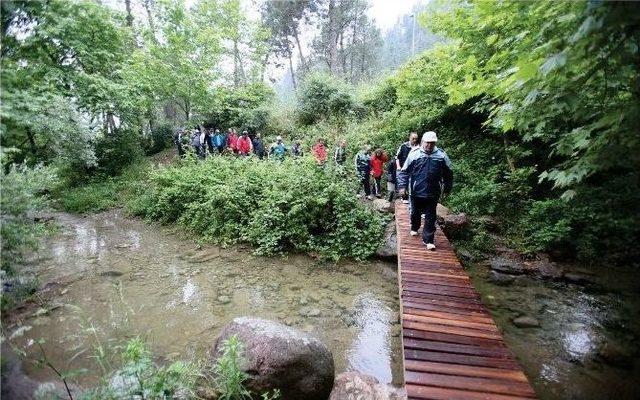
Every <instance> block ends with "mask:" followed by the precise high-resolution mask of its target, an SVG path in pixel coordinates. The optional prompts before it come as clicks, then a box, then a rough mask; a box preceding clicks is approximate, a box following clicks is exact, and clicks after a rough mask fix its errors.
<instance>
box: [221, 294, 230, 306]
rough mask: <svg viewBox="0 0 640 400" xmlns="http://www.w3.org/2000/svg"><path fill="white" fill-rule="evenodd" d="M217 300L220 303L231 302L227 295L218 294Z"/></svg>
mask: <svg viewBox="0 0 640 400" xmlns="http://www.w3.org/2000/svg"><path fill="white" fill-rule="evenodd" d="M218 302H219V303H221V304H229V303H231V298H229V296H224V295H223V296H218Z"/></svg>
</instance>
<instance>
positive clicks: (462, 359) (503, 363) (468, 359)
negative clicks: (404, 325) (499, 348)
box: [404, 349, 520, 370]
mask: <svg viewBox="0 0 640 400" xmlns="http://www.w3.org/2000/svg"><path fill="white" fill-rule="evenodd" d="M404 358H405V359H408V360H420V361H431V362H440V363H448V364H461V365H474V366H478V367H490V368H502V369H512V370H518V369H520V366H519V365H518V363H517V362H515V361H513V360H505V359H501V358H490V357H479V356H470V355H466V354H455V353H441V352H437V351H428V350H414V349H404Z"/></svg>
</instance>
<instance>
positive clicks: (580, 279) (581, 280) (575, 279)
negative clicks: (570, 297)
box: [562, 272, 592, 285]
mask: <svg viewBox="0 0 640 400" xmlns="http://www.w3.org/2000/svg"><path fill="white" fill-rule="evenodd" d="M562 278H563V279H564V280H565V281H567V282H569V283H575V284H577V285H584V284H587V283H592V281H591V277H590V276H589V275H587V274H583V273H580V272H565V273H564V275H562Z"/></svg>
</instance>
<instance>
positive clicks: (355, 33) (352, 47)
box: [349, 18, 358, 83]
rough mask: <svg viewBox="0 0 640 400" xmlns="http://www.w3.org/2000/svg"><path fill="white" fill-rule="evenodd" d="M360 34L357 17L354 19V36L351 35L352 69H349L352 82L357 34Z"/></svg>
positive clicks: (352, 81)
mask: <svg viewBox="0 0 640 400" xmlns="http://www.w3.org/2000/svg"><path fill="white" fill-rule="evenodd" d="M357 34H358V19H357V18H356V20H355V21H353V36H352V37H351V49H350V54H349V55H350V56H351V57H350V58H351V65H350V71H349V79H350V81H351V83H354V82H355V81H354V77H353V64H354V61H355V54H356V36H357Z"/></svg>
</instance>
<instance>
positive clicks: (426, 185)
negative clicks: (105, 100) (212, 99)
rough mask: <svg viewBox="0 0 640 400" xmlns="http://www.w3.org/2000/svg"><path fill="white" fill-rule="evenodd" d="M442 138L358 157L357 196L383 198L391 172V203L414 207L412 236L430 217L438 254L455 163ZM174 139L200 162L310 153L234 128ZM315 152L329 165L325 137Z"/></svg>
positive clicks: (428, 136)
mask: <svg viewBox="0 0 640 400" xmlns="http://www.w3.org/2000/svg"><path fill="white" fill-rule="evenodd" d="M437 140H438V138H437V135H436V133H435V132H433V131H429V132H425V133H424V134H423V136H422V139H421V140H420V139H419V136H418V133H417V132H411V133H410V134H409V140H408V141H407V142H405V143H402V144H401V145H400V147H399V148H398V150H397V152H396V155H395V157H393V158H392V159H390V158H389V156H388V155H387V153H386V152H385V151H384V150H383V149H381V148H377V149H375V150H373V149H372V147H371V146H370V145H365V146H363V147H362V148H361V150H360V151H359V152H358V153H357V154H356V156H355V158H354V164H355V171H356V175H357V176H358V180H359V182H360V185H359V187H358V192H357V196H358V197H362V194H361V190H362V189H364V196H365V198H366V199H368V200H373V199H374V196H375V197H377V198H381V197H382V188H381V183H382V176H383V174H384V172H385V171H386V180H387V200H388V201H390V202H391V201H393V200H394V199H395V198H396V195H399V196H400V197H401V198H402V201H403V202H404V203H406V204H409V208H410V218H411V231H410V232H409V234H410V235H411V236H417V235H418V230H419V228H420V224H421V220H422V216H424V219H425V225H424V229H423V231H422V240H423V243H424V244H425V246H426V247H427V249H429V250H435V243H434V236H435V231H436V228H435V224H436V206H437V204H438V201H439V199H440V196H441V195H442V194H444V195H448V194H449V192H451V187H452V184H453V172H452V170H451V161H450V160H449V157H448V156H447V154H446V153H445V152H444V151H443V150H442V149H439V148H438V147H436V142H437ZM173 141H174V143H175V144H176V146H177V148H178V154H179V155H180V156H183V155H184V154H186V152H187V151H189V149H190V151H193V152H194V153H195V154H196V155H197V156H198V157H200V158H205V157H207V156H208V155H209V156H210V155H221V154H234V155H237V156H242V157H247V156H250V155H252V154H253V155H255V156H256V157H258V158H259V159H265V158H275V159H277V160H283V159H284V158H285V157H286V156H287V155H290V156H292V157H294V158H299V157H302V156H303V155H304V151H303V148H302V145H301V143H300V141H295V142H294V144H293V145H292V146H291V147H288V146H286V145H285V143H284V141H283V140H282V137H281V136H277V137H276V141H275V142H273V143H272V144H271V145H270V146H269V149H268V150H267V149H266V148H265V145H264V142H263V140H262V137H261V135H260V133H256V134H255V135H254V137H253V138H251V137H250V136H249V133H248V132H247V131H246V130H244V131H243V132H242V134H241V135H238V134H237V132H236V130H235V129H233V128H229V130H228V131H227V133H226V134H223V133H221V132H220V130H219V129H215V130H214V129H209V128H196V129H193V130H192V131H187V130H184V129H180V130H178V131H177V132H176V133H175V134H174V137H173ZM311 154H312V155H313V157H314V159H315V161H316V162H317V164H318V165H325V164H326V163H327V161H328V151H327V147H326V143H325V141H324V140H323V139H318V140H317V142H316V143H315V144H314V145H313V146H312V147H311ZM346 161H347V143H346V141H345V140H342V141H340V143H339V144H338V145H337V146H336V147H335V149H334V151H333V162H334V163H335V165H336V166H344V165H345V164H346ZM372 178H373V188H372V187H371V180H372ZM372 189H373V190H372Z"/></svg>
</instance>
